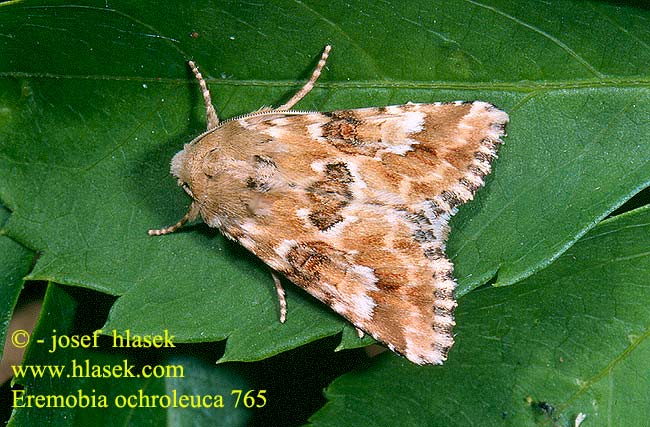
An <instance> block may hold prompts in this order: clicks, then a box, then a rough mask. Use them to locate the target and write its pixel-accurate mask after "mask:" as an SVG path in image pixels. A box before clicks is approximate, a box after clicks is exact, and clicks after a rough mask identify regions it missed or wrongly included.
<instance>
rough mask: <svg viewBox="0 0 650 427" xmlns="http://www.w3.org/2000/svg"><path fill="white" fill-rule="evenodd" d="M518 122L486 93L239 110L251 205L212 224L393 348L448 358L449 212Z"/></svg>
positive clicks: (428, 359) (435, 359)
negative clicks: (324, 109) (472, 98)
mask: <svg viewBox="0 0 650 427" xmlns="http://www.w3.org/2000/svg"><path fill="white" fill-rule="evenodd" d="M507 121H508V116H507V114H506V113H504V112H502V111H500V110H498V109H497V108H495V107H494V106H492V105H491V104H488V103H484V102H479V101H476V102H469V103H464V102H463V103H461V102H456V103H438V104H406V105H400V106H389V107H382V108H364V109H356V110H344V111H335V112H331V113H306V114H292V113H288V114H287V115H284V114H281V113H279V114H278V115H261V116H260V115H251V116H247V117H242V118H239V119H237V120H235V121H233V122H232V123H231V127H232V129H231V130H230V131H232V132H233V133H236V134H237V135H238V138H237V139H238V140H240V141H241V140H242V138H243V135H245V134H250V138H249V139H248V140H249V144H250V145H247V147H244V148H242V147H238V148H237V147H232V150H237V149H239V150H240V151H239V152H240V153H244V154H241V156H247V157H246V158H240V159H236V161H239V162H242V163H241V164H248V165H249V166H248V167H242V168H240V172H239V173H240V175H241V176H240V177H239V179H241V180H242V182H244V183H245V188H244V189H238V190H237V191H245V192H246V196H245V197H243V198H240V199H241V200H243V202H244V203H245V204H246V212H247V213H246V215H242V214H240V215H237V216H230V217H229V218H230V219H223V218H222V219H218V220H216V221H217V222H216V223H214V224H211V225H214V226H219V227H220V228H221V229H222V230H223V231H224V232H225V233H226V234H227V235H229V236H231V237H233V238H235V239H236V240H238V241H239V242H240V243H241V244H242V245H244V246H245V247H247V248H248V249H250V250H251V251H252V252H254V253H255V254H256V255H257V256H259V257H260V258H261V259H262V260H264V261H265V262H266V263H267V264H268V265H269V266H271V267H272V268H273V269H275V270H277V271H279V272H281V273H283V274H284V275H286V277H287V278H289V279H290V280H291V281H292V282H294V283H295V284H297V285H299V286H300V287H302V288H303V289H305V290H307V291H308V292H309V293H310V294H312V295H313V296H315V297H316V298H318V299H319V300H321V301H323V302H324V303H326V304H327V305H329V306H330V307H332V308H333V309H334V310H335V311H337V312H338V313H340V314H341V315H343V316H345V317H346V318H347V319H349V320H350V321H351V322H352V323H353V324H354V325H355V326H356V327H358V328H360V329H362V330H364V331H366V332H368V333H369V334H370V335H372V336H373V337H374V338H375V339H377V340H379V341H382V342H384V343H385V344H386V345H388V347H389V348H391V350H394V351H396V352H398V353H401V354H403V355H405V356H406V357H407V358H408V359H409V360H411V361H413V362H415V363H418V364H427V363H434V364H439V363H442V362H443V361H444V360H445V359H446V357H447V352H448V350H449V348H450V347H451V345H452V344H453V336H452V327H453V325H454V320H453V310H454V308H455V307H456V301H455V299H454V295H453V291H454V287H455V281H454V279H453V277H452V269H453V265H452V263H451V262H450V261H449V259H447V257H446V256H445V240H446V238H447V233H448V226H447V223H448V221H449V218H450V217H451V215H453V214H454V213H455V212H456V207H457V206H458V205H459V204H461V203H464V202H466V201H468V200H470V199H472V197H473V194H474V192H475V191H476V190H477V189H478V188H479V187H481V186H482V185H483V178H484V177H485V175H487V174H488V173H489V172H490V162H491V161H492V159H493V158H494V157H496V150H497V147H498V145H499V144H500V142H501V141H500V137H501V136H503V135H504V134H505V125H506V123H507ZM230 131H229V132H230ZM222 138H223V137H222ZM222 151H228V152H230V151H231V149H230V148H228V147H225V148H223V149H222ZM251 153H259V154H254V155H252V154H251ZM228 156H229V158H233V157H237V154H235V151H232V153H230V154H228ZM241 156H240V157H241ZM216 160H219V159H213V160H212V161H216ZM219 161H222V159H221V160H219ZM222 162H223V161H222ZM210 164H212V163H210ZM250 165H252V166H250ZM234 166H236V165H223V168H224V169H227V168H232V167H234ZM244 175H246V176H244ZM233 191H234V190H233ZM206 209H210V208H209V207H207V208H206ZM218 209H219V208H218V207H216V206H215V207H214V209H213V210H215V211H217V210H218ZM278 213H282V214H278ZM217 216H218V215H217ZM233 217H234V218H238V219H237V220H233V219H232V218H233ZM204 218H206V215H205V214H204Z"/></svg>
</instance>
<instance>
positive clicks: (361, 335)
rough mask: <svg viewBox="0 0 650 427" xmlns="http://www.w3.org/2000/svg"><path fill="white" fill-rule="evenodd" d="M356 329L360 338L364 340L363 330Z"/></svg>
mask: <svg viewBox="0 0 650 427" xmlns="http://www.w3.org/2000/svg"><path fill="white" fill-rule="evenodd" d="M354 329H356V330H357V335H359V338H363V331H362V330H361V329H359V328H357V327H356V326H355V328H354Z"/></svg>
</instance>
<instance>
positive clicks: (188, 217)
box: [149, 203, 199, 236]
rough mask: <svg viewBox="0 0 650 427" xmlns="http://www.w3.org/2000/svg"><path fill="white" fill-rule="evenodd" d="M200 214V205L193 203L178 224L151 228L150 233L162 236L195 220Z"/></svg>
mask: <svg viewBox="0 0 650 427" xmlns="http://www.w3.org/2000/svg"><path fill="white" fill-rule="evenodd" d="M198 215H199V208H198V205H197V204H196V203H192V204H191V205H190V209H189V210H188V211H187V213H186V214H185V215H184V216H183V218H181V219H180V221H178V222H177V223H176V224H174V225H170V226H169V227H165V228H159V229H157V230H149V235H150V236H162V235H163V234H169V233H173V232H174V231H176V230H178V229H179V228H181V227H182V226H184V225H185V224H186V223H187V222H188V221H192V220H194V219H195V218H196V217H197V216H198Z"/></svg>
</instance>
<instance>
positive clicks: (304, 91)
mask: <svg viewBox="0 0 650 427" xmlns="http://www.w3.org/2000/svg"><path fill="white" fill-rule="evenodd" d="M330 50H332V46H330V45H327V46H325V50H323V54H322V55H321V57H320V61H318V64H316V68H314V71H313V72H312V73H311V77H310V78H309V81H307V83H305V85H304V86H303V87H302V89H300V90H299V91H298V92H297V93H296V94H295V95H294V96H293V97H292V98H291V99H290V100H289V101H287V103H286V104H283V105H281V106H279V107H278V108H276V111H282V110H289V109H290V108H291V107H293V106H294V105H296V104H297V103H298V101H300V100H301V99H303V98H304V97H305V96H306V95H307V94H308V93H309V92H310V91H311V90H312V89H313V88H314V83H316V80H318V77H320V73H321V71H322V70H323V67H325V63H326V62H327V57H328V56H329V54H330Z"/></svg>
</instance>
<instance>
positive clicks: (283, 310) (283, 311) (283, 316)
mask: <svg viewBox="0 0 650 427" xmlns="http://www.w3.org/2000/svg"><path fill="white" fill-rule="evenodd" d="M271 276H272V277H273V282H275V290H276V291H277V293H278V301H279V302H280V323H284V322H285V320H287V299H286V297H285V293H284V288H283V287H282V283H281V282H280V278H279V277H278V275H277V274H275V271H271Z"/></svg>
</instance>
